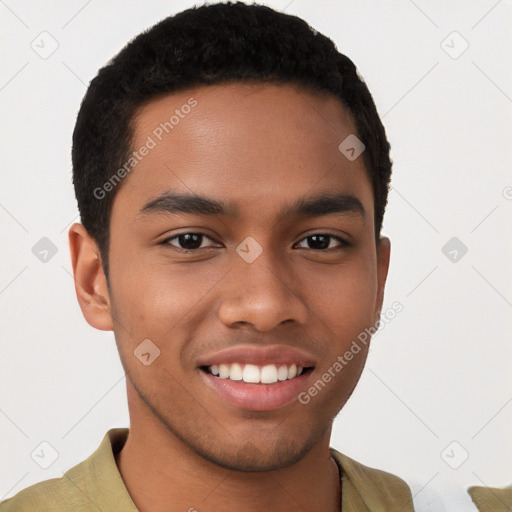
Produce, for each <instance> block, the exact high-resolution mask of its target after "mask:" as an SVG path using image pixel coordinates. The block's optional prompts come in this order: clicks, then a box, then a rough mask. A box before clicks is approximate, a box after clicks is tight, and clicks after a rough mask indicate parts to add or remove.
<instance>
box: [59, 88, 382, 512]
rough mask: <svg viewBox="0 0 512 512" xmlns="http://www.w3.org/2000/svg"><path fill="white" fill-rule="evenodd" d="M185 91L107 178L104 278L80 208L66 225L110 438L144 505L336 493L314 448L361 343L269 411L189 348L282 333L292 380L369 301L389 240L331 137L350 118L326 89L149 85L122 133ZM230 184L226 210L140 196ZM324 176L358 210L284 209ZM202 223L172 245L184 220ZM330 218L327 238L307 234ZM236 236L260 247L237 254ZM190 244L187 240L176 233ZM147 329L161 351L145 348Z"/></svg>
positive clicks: (346, 343)
mask: <svg viewBox="0 0 512 512" xmlns="http://www.w3.org/2000/svg"><path fill="white" fill-rule="evenodd" d="M190 97H193V98H195V99H196V100H197V102H198V104H197V106H195V107H194V108H193V109H192V111H191V112H190V113H189V114H188V115H187V116H185V117H184V118H183V119H180V122H179V124H178V125H176V126H175V127H174V129H173V130H172V132H171V133H170V134H168V135H166V136H164V138H163V140H162V141H161V142H159V143H158V144H157V146H156V147H155V148H154V149H152V150H151V151H150V152H149V154H148V155H147V156H146V157H145V158H144V159H143V160H142V161H141V162H140V163H139V164H138V165H137V166H136V168H135V170H134V171H133V172H132V173H131V174H130V175H129V176H128V177H127V178H125V180H124V181H123V183H122V185H120V187H119V189H118V190H117V195H116V197H115V200H114V204H113V209H112V215H111V220H110V230H111V245H110V249H109V263H110V289H109V288H108V287H107V284H106V280H105V276H104V274H103V270H102V266H101V259H100V253H99V250H98V247H97V245H96V243H95V242H94V240H93V239H92V238H91V237H89V235H88V234H87V232H86V231H85V229H84V228H83V226H82V225H81V224H73V226H72V227H71V228H70V231H69V240H70V248H71V254H72V262H73V271H74V275H75V282H76V292H77V297H78V300H79V303H80V307H81V309H82V312H83V314H84V317H85V319H86V320H87V322H88V323H89V324H90V325H92V326H93V327H95V328H97V329H102V330H113V331H114V333H115V337H116V343H117V346H118V350H119V353H120V357H121V361H122V363H123V366H124V369H125V371H126V374H127V379H126V381H127V394H128V406H129V412H130V419H131V425H130V434H129V437H128V440H127V442H126V444H125V446H124V448H123V449H122V451H121V452H120V454H119V455H118V456H117V459H116V461H117V464H118V468H119V471H120V473H121V476H122V478H123V480H124V482H125V484H126V487H127V489H128V491H129V493H130V495H131V496H132V499H133V500H134V502H135V504H136V505H137V507H138V508H139V510H141V511H142V512H146V511H147V512H149V511H152V512H159V511H162V512H163V511H164V510H165V511H166V512H169V511H171V512H173V511H184V510H189V509H190V508H191V507H195V509H197V510H198V511H199V512H201V511H202V510H208V511H215V510H239V509H243V510H245V511H247V512H251V511H261V510H266V511H269V512H273V511H277V510H294V509H301V510H307V511H312V512H313V511H333V512H334V511H339V510H340V499H341V492H340V477H339V473H338V470H337V467H336V465H335V463H334V461H333V459H332V458H331V457H330V454H329V442H330V436H331V428H332V422H333V420H334V418H335V416H336V415H337V413H338V412H339V411H340V409H341V408H342V407H343V405H344V404H345V402H346V401H347V399H348V398H349V396H350V394H351V393H352V391H353V389H354V387H355V385H356V384H357V381H358V380H359V377H360V375H361V371H362V369H363V366H364V362H365V359H366V355H367V348H366V349H365V348H364V347H363V350H362V351H361V352H359V354H358V355H356V356H354V358H353V359H352V361H350V363H349V364H347V366H346V367H344V369H343V370H342V371H341V372H339V373H338V374H337V375H336V377H335V378H333V379H332V380H331V382H330V383H329V384H328V385H327V386H326V387H325V388H324V389H323V390H322V391H321V392H319V393H318V394H317V395H316V396H315V397H313V398H312V399H311V401H310V402H309V404H307V405H303V404H301V403H299V401H298V400H294V401H293V402H291V403H289V404H288V405H286V406H284V407H282V408H280V409H277V410H273V411H248V410H244V409H241V408H237V407H234V406H232V405H229V404H227V403H226V402H224V401H223V400H221V398H220V397H219V396H218V395H217V394H216V393H215V392H214V391H213V390H212V389H210V388H208V387H207V386H205V384H204V383H203V379H202V378H201V377H202V376H201V374H200V372H201V370H199V369H198V368H197V360H198V358H199V357H200V356H201V355H204V354H205V353H206V352H212V351H216V350H220V349H224V348H226V347H229V346H233V345H237V344H247V345H268V344H284V345H290V346H296V347H299V348H301V349H303V350H306V351H308V352H309V353H310V354H311V355H312V356H313V357H314V358H315V361H316V366H315V368H314V370H313V372H312V373H311V374H310V375H309V377H308V384H307V386H306V389H307V388H308V387H309V386H311V385H312V384H313V383H314V382H315V381H316V380H317V379H319V378H321V376H322V374H324V373H325V372H326V371H327V370H328V368H329V367H331V366H332V365H333V363H334V362H335V361H336V358H337V357H338V355H342V354H344V353H345V351H346V350H347V349H348V348H349V347H350V345H351V343H352V341H353V340H355V339H356V338H357V335H358V334H359V333H360V332H362V331H363V330H364V329H365V328H367V327H370V326H373V325H374V324H375V322H376V321H377V320H378V318H379V314H380V310H381V307H382V300H383V294H384V287H385V282H386V277H387V272H388V266H389V255H390V242H389V239H387V238H385V237H381V238H380V239H379V241H378V242H377V243H376V241H375V232H374V222H373V216H374V207H373V193H372V187H371V182H370V179H369V176H368V173H367V171H366V169H365V168H364V163H363V158H362V157H359V158H357V159H356V160H354V161H349V160H348V159H347V158H345V156H344V155H343V154H342V153H341V152H340V151H339V150H338V145H339V143H340V142H341V141H342V140H343V139H345V137H347V136H348V135H349V134H351V133H357V132H356V129H355V126H354V123H353V120H352V118H351V115H350V114H349V112H348V110H347V109H345V108H344V107H343V106H342V104H341V103H340V102H339V100H338V99H337V98H335V97H334V96H332V95H330V94H323V93H322V94H321V93H317V92H311V91H306V90H302V89H300V88H299V87H297V86H293V87H292V86H289V85H276V84H272V85H271V84H244V83H235V84H226V85H217V86H208V87H204V86H203V87H198V88H195V89H188V90H186V91H182V92H179V93H173V94H170V95H167V96H165V97H161V98H159V99H157V100H153V101H150V102H149V103H147V104H146V105H144V106H143V107H142V108H140V109H139V111H138V113H137V115H136V117H135V121H136V123H135V126H136V129H135V134H134V141H133V145H132V147H133V148H139V147H140V146H141V145H143V144H144V143H145V141H146V140H147V137H148V135H151V133H152V131H153V130H154V129H155V127H157V126H158V125H159V124H160V123H161V122H163V121H165V120H167V119H168V118H169V113H172V112H173V111H174V110H175V109H176V108H180V107H181V105H183V104H185V103H186V102H187V100H188V99H189V98H190ZM171 189H172V190H174V191H179V192H183V193H191V192H193V193H196V194H200V195H204V196H207V197H210V198H214V199H217V200H222V201H226V202H233V203H234V204H235V205H236V206H237V208H238V210H239V211H238V215H237V216H234V217H231V216H227V215H226V216H219V215H213V216H204V215H203V216H201V215H194V214H168V213H155V214H151V215H141V214H140V213H139V211H140V209H141V208H142V207H143V206H144V205H145V204H146V203H147V202H148V201H149V200H150V199H152V198H154V197H156V196H157V195H159V194H161V193H162V192H164V191H166V190H171ZM332 191H340V192H345V193H349V194H352V195H354V196H356V197H357V198H358V199H359V201H360V202H361V203H362V205H363V206H364V209H365V211H366V214H365V216H364V218H363V217H362V216H361V215H360V214H358V213H356V212H347V213H344V214H336V215H323V216H320V217H314V218H292V219H283V218H281V217H280V216H279V212H280V211H281V209H282V208H283V207H284V206H285V205H288V204H291V203H292V202H293V201H295V200H296V199H298V198H301V197H303V196H310V195H314V194H316V193H319V192H332ZM198 232H199V233H204V234H205V235H206V237H205V238H202V239H200V241H199V242H198V243H197V245H196V247H197V246H199V244H200V248H199V249H193V251H195V252H189V253H185V252H184V251H183V249H182V250H181V252H180V247H183V246H184V245H180V240H179V239H177V238H174V239H172V240H168V242H167V246H165V245H163V244H161V242H163V241H164V240H166V239H169V238H170V237H172V236H176V235H178V234H184V233H198ZM313 234H317V235H318V234H331V235H334V236H339V237H340V238H342V239H343V240H345V241H346V242H349V244H350V245H348V246H344V245H341V243H340V242H338V241H337V240H336V239H334V238H327V242H326V245H327V243H328V244H329V246H328V247H329V248H328V249H318V248H317V249H315V247H318V245H315V244H314V243H312V242H311V239H308V238H307V237H308V236H311V235H313ZM248 236H251V237H252V238H254V239H255V240H256V241H257V242H258V243H259V244H260V246H261V247H262V249H263V252H262V253H261V255H260V256H259V257H258V258H257V259H256V260H255V261H254V262H252V263H247V262H246V261H245V260H244V259H242V258H241V257H240V256H239V255H238V253H237V252H236V247H237V246H238V245H239V244H240V243H241V242H242V241H243V240H244V239H245V238H246V237H248ZM181 243H182V244H183V240H181ZM188 247H190V245H189V246H188ZM147 338H149V339H150V340H152V342H153V343H154V344H155V345H156V346H158V348H159V349H160V351H161V353H160V356H159V357H158V358H157V359H155V361H154V362H153V363H152V364H151V365H150V366H144V365H143V364H141V362H140V361H139V360H138V359H137V358H136V357H135V356H134V354H133V352H134V350H135V348H136V347H137V346H138V345H139V344H140V343H141V341H142V340H144V339H147Z"/></svg>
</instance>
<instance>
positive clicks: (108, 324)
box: [68, 223, 113, 331]
mask: <svg viewBox="0 0 512 512" xmlns="http://www.w3.org/2000/svg"><path fill="white" fill-rule="evenodd" d="M68 237H69V249H70V252H71V263H72V266H73V276H74V279H75V291H76V296H77V299H78V303H79V304H80V309H81V310H82V314H83V315H84V318H85V320H86V321H87V323H88V324H89V325H91V326H92V327H95V328H96V329H100V330H102V331H112V330H113V322H112V317H111V314H110V297H109V293H108V287H107V281H106V278H105V274H104V272H103V267H102V265H101V256H100V251H99V249H98V246H97V244H96V242H95V241H94V239H93V238H92V237H91V236H90V235H89V234H88V233H87V231H86V229H85V228H84V226H83V225H82V224H79V223H74V224H73V225H72V226H71V227H70V228H69V233H68Z"/></svg>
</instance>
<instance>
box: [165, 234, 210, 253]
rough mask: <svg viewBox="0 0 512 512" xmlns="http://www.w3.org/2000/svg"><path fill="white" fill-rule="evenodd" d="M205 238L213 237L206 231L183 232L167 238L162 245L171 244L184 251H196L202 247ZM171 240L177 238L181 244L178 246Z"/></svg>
mask: <svg viewBox="0 0 512 512" xmlns="http://www.w3.org/2000/svg"><path fill="white" fill-rule="evenodd" d="M204 239H209V240H211V238H210V237H209V236H206V235H205V234H204V233H181V234H179V235H175V236H172V237H170V238H166V239H165V240H164V241H163V242H162V245H170V246H171V247H174V248H176V249H178V250H180V249H181V250H183V251H194V250H197V249H201V248H202V247H201V245H202V242H203V241H204ZM171 240H176V241H177V243H178V244H179V245H178V246H176V245H175V244H174V243H171Z"/></svg>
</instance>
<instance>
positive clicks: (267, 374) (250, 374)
mask: <svg viewBox="0 0 512 512" xmlns="http://www.w3.org/2000/svg"><path fill="white" fill-rule="evenodd" d="M209 369H210V372H211V373H212V374H213V375H215V376H217V377H220V378H221V379H231V380H236V381H240V380H243V381H244V382H249V383H252V384H259V383H262V384H274V383H275V382H278V381H283V380H289V379H293V378H294V377H298V376H299V375H301V374H302V372H303V370H304V368H303V367H302V366H299V367H297V365H296V364H291V365H290V366H287V365H285V364H282V365H280V366H279V367H277V366H276V365H275V364H267V365H265V366H263V367H259V366H256V365H254V364H246V365H245V366H242V365H240V364H239V363H233V364H219V365H217V364H212V365H211V366H210V367H209Z"/></svg>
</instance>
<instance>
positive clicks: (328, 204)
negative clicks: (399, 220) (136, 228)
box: [138, 191, 366, 221]
mask: <svg viewBox="0 0 512 512" xmlns="http://www.w3.org/2000/svg"><path fill="white" fill-rule="evenodd" d="M152 213H166V214H179V213H185V214H196V215H210V216H213V215H224V216H231V217H236V216H237V214H238V209H237V207H236V206H235V205H234V204H233V203H225V202H223V201H219V200H216V199H212V198H208V197H204V196H200V195H197V194H188V193H187V194H184V193H177V192H172V191H166V192H164V193H162V194H161V195H159V196H157V197H156V198H154V199H151V200H149V201H148V202H147V203H146V204H145V205H144V206H143V207H142V208H141V210H140V211H139V214H138V215H147V214H152ZM333 214H345V215H347V214H348V215H350V214H352V215H353V214H358V215H360V216H361V217H362V219H363V221H364V220H365V216H366V212H365V209H364V207H363V205H362V203H361V201H360V200H359V199H358V198H357V197H356V196H354V195H351V194H347V193H344V192H339V193H328V192H324V193H321V194H317V195H314V196H304V197H302V198H299V199H297V200H296V201H295V202H293V203H292V204H291V205H287V206H285V207H284V208H283V209H282V210H281V212H280V217H281V218H283V219H287V218H296V217H304V218H308V217H320V216H323V215H333Z"/></svg>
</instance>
